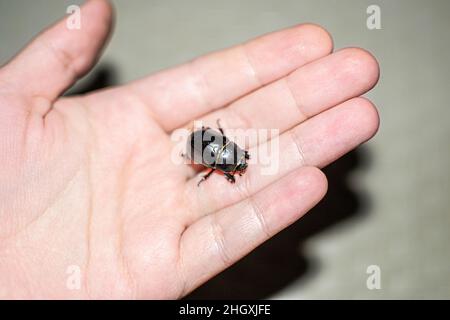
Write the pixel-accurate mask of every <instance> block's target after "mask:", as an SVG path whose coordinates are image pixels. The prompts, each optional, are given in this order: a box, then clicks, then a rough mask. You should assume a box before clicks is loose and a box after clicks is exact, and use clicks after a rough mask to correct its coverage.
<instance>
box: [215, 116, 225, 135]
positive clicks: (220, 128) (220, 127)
mask: <svg viewBox="0 0 450 320" xmlns="http://www.w3.org/2000/svg"><path fill="white" fill-rule="evenodd" d="M216 122H217V128H219V131H220V133H221V134H222V135H223V136H224V135H225V133H224V131H223V128H222V126H221V125H220V119H217V120H216Z"/></svg>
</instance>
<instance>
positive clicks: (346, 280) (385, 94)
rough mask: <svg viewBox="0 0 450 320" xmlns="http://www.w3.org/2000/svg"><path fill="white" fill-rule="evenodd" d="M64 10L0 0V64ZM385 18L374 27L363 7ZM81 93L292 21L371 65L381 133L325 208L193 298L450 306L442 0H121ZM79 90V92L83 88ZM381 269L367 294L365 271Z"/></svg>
mask: <svg viewBox="0 0 450 320" xmlns="http://www.w3.org/2000/svg"><path fill="white" fill-rule="evenodd" d="M69 4H71V2H68V1H57V0H54V1H51V0H46V1H44V0H39V1H37V0H36V1H31V0H15V1H12V0H0V64H1V63H4V62H6V61H7V59H9V58H10V57H11V56H12V55H13V54H14V53H15V52H16V51H17V50H19V48H20V47H22V46H23V44H24V43H25V42H26V41H27V40H29V39H30V38H31V37H32V36H33V35H34V34H35V33H36V32H37V31H38V30H39V29H41V28H42V27H44V26H45V25H47V23H48V22H49V21H54V20H56V19H57V17H59V16H61V15H63V14H64V13H65V9H66V7H67V5H69ZM371 4H377V5H379V6H380V8H381V24H382V29H381V30H368V28H367V27H366V18H367V14H366V9H367V7H368V6H369V5H371ZM115 5H116V8H117V19H118V21H117V25H116V32H115V35H114V37H113V38H112V42H111V44H110V46H109V47H108V49H107V51H106V54H105V56H104V57H103V58H102V60H101V63H100V65H99V67H97V68H96V70H95V72H94V74H93V75H92V74H91V77H90V79H88V81H84V82H82V83H81V84H80V85H79V88H81V87H83V86H89V83H90V81H89V80H96V83H97V85H98V84H99V83H100V85H105V84H111V83H122V82H125V81H127V80H131V79H135V78H137V77H140V76H143V75H145V74H147V73H149V72H153V71H156V70H159V69H162V68H164V67H167V66H171V65H174V64H177V63H180V62H183V61H185V60H187V59H190V58H192V57H194V56H196V55H198V54H201V53H205V52H208V51H211V50H215V49H219V48H223V47H226V46H229V45H232V44H234V43H236V42H240V41H243V40H246V39H248V38H251V37H253V36H256V35H259V34H261V33H265V32H269V31H271V30H274V29H279V28H283V27H286V26H290V25H293V24H296V23H299V22H315V23H319V24H321V25H323V26H325V27H326V28H327V29H328V30H329V31H330V32H331V33H332V34H333V36H334V39H335V47H336V48H342V47H345V46H361V47H364V48H367V49H369V50H370V51H372V52H373V53H374V54H375V56H377V58H378V59H379V62H380V66H381V70H382V72H381V79H380V83H379V85H378V87H377V88H376V89H375V90H374V91H373V93H371V94H370V95H369V97H370V98H371V99H372V100H373V101H374V102H375V103H376V104H377V105H378V107H379V110H380V115H381V128H380V132H379V134H378V136H377V137H376V138H375V139H374V140H373V141H371V142H370V143H368V144H367V145H366V146H365V147H363V148H361V149H358V150H357V151H356V152H353V153H352V154H350V155H349V156H347V157H345V158H344V159H343V160H341V161H339V162H338V163H336V164H335V165H333V166H332V167H330V168H329V169H328V170H327V174H328V175H329V178H330V181H331V183H330V192H329V195H328V197H327V199H326V200H325V201H324V202H323V203H322V204H321V205H320V206H319V207H318V208H317V209H315V210H314V211H313V212H312V213H311V214H310V215H308V216H307V217H306V218H305V220H302V221H300V222H299V223H297V224H295V225H294V226H293V227H291V228H290V229H288V230H287V231H286V232H284V233H282V234H280V235H279V236H278V237H276V238H275V239H274V240H273V241H270V242H269V243H267V244H266V245H264V246H263V247H262V248H261V249H259V250H258V251H257V252H255V253H254V254H252V255H250V256H249V257H248V258H246V259H244V260H243V261H242V262H241V263H239V264H238V265H237V266H236V267H234V268H232V269H231V270H229V271H227V272H225V273H224V274H222V275H221V276H219V277H218V278H216V279H214V280H213V281H211V282H210V283H209V284H208V285H206V286H204V287H202V288H201V289H199V290H198V291H197V292H195V293H194V294H193V295H192V296H191V297H192V298H201V297H211V298H214V297H228V298H234V297H237V298H241V297H247V298H262V297H272V298H289V299H298V298H302V299H307V298H368V299H372V298H450V272H449V271H450V270H449V269H450V250H449V248H448V245H449V243H450V234H449V232H448V229H449V226H450V212H449V211H450V209H449V207H450V192H449V191H450V179H449V178H450V170H449V167H448V166H449V164H450V147H449V138H450V106H449V105H448V93H449V92H450V76H449V75H450V62H449V54H448V52H449V50H450V41H449V40H450V37H449V35H448V30H450V1H447V0H440V1H439V0H435V1H424V0H423V1H417V0H415V1H411V0H396V1H381V0H372V1H359V0H352V1H349V0H347V1H336V0H335V1H332V0H328V1H325V0H320V1H317V0H314V1H313V0H310V1H301V0H292V1H291V0H286V1H276V0H273V1H268V0H258V1H256V0H254V1H252V0H247V1H242V0H227V1H220V2H219V1H206V0H205V1H189V2H188V1H162V0H160V1H144V0H142V1H137V0H132V1H125V0H116V1H115ZM80 90H81V89H80ZM369 265H377V266H379V267H380V270H381V289H379V290H368V289H367V287H366V279H367V277H368V274H366V269H367V267H368V266H369Z"/></svg>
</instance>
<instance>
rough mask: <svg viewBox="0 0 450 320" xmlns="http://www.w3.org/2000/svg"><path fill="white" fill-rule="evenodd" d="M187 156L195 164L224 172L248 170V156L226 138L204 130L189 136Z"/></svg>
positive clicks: (210, 130)
mask: <svg viewBox="0 0 450 320" xmlns="http://www.w3.org/2000/svg"><path fill="white" fill-rule="evenodd" d="M186 147H187V148H186V150H187V152H186V156H187V157H188V158H189V159H190V160H192V161H193V162H194V163H197V164H202V165H204V166H206V167H208V168H212V169H217V170H220V171H222V172H227V173H235V172H240V171H243V170H245V169H246V168H247V159H248V154H247V152H246V151H245V150H243V149H241V148H240V147H239V146H238V145H237V144H235V143H234V142H233V141H231V140H229V139H228V138H227V137H226V136H224V135H222V134H221V133H219V132H217V131H215V130H213V129H211V128H202V129H201V130H197V131H194V132H193V133H191V134H190V135H189V138H188V140H187V146H186Z"/></svg>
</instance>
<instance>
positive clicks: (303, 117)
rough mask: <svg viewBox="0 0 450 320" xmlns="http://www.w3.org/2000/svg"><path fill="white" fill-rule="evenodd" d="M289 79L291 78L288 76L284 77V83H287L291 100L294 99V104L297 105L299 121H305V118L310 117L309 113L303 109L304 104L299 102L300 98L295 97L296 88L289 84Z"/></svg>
mask: <svg viewBox="0 0 450 320" xmlns="http://www.w3.org/2000/svg"><path fill="white" fill-rule="evenodd" d="M288 79H289V78H288V77H285V78H283V80H284V83H285V85H286V88H287V91H288V92H289V96H290V97H291V100H292V102H293V104H294V106H295V107H296V109H297V111H298V113H299V116H298V118H299V121H304V120H306V119H308V118H309V117H308V115H306V114H305V113H304V112H303V111H302V106H301V104H300V103H299V102H298V99H297V98H296V97H295V94H294V89H292V87H291V85H290V84H289V80H288Z"/></svg>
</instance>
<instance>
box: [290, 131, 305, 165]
mask: <svg viewBox="0 0 450 320" xmlns="http://www.w3.org/2000/svg"><path fill="white" fill-rule="evenodd" d="M289 135H290V137H291V139H292V142H293V143H294V145H295V147H296V148H297V151H298V155H299V160H300V162H301V163H302V165H305V164H306V156H305V152H304V150H303V148H302V143H301V141H300V137H299V136H298V134H297V133H296V131H295V129H292V130H289Z"/></svg>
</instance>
